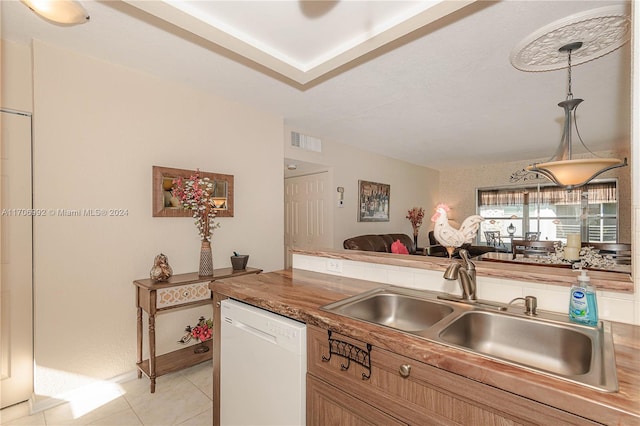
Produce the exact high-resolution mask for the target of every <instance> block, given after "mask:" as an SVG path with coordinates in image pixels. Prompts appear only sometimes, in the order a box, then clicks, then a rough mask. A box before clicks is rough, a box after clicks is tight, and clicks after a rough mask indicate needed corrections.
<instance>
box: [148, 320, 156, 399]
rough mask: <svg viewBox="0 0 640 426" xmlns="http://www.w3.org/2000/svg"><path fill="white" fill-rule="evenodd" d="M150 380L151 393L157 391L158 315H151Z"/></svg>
mask: <svg viewBox="0 0 640 426" xmlns="http://www.w3.org/2000/svg"><path fill="white" fill-rule="evenodd" d="M149 380H151V393H154V392H155V391H156V316H155V315H149Z"/></svg>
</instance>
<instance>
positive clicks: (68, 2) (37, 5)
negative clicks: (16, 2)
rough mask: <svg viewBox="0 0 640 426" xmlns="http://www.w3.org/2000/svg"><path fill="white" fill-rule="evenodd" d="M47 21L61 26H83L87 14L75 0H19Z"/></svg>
mask: <svg viewBox="0 0 640 426" xmlns="http://www.w3.org/2000/svg"><path fill="white" fill-rule="evenodd" d="M21 1H22V2H23V3H24V4H25V5H26V6H27V7H28V8H29V9H31V10H32V11H34V12H35V13H37V14H38V15H40V16H42V17H43V18H45V19H46V20H48V21H51V22H53V23H56V24H62V25H77V24H84V23H85V22H88V21H89V14H88V13H87V11H86V10H85V8H84V7H82V5H81V4H80V3H78V2H77V1H76V0H21Z"/></svg>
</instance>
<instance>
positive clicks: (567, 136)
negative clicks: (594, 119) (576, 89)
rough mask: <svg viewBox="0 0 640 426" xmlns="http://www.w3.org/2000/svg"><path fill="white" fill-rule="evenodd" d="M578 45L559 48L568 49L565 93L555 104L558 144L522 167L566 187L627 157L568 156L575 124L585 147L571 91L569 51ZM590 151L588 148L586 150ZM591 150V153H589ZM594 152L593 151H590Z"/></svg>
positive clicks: (624, 162)
mask: <svg viewBox="0 0 640 426" xmlns="http://www.w3.org/2000/svg"><path fill="white" fill-rule="evenodd" d="M580 47H582V43H581V42H575V43H570V44H567V45H565V46H562V47H561V48H560V51H561V52H567V53H568V80H569V84H568V93H567V99H566V100H564V101H562V102H560V103H559V104H558V106H559V107H561V108H563V109H564V131H563V134H562V139H561V140H560V146H559V147H558V151H557V152H556V155H555V156H554V157H553V158H552V159H550V160H549V161H546V162H544V163H535V164H532V165H530V166H528V167H527V168H526V169H527V170H528V171H531V172H535V173H539V174H541V175H543V176H545V177H546V178H548V179H549V180H551V181H552V182H554V183H555V184H556V185H558V186H562V187H566V188H567V189H569V190H570V189H573V188H578V187H580V186H583V185H586V184H587V183H589V181H591V180H592V179H594V178H595V177H596V176H598V175H600V174H602V173H604V172H606V171H608V170H611V169H615V168H617V167H623V166H626V165H627V159H626V158H625V159H624V160H620V159H617V158H600V157H597V156H596V158H590V159H575V160H574V159H573V158H572V152H571V151H572V146H571V134H572V131H573V128H574V125H575V130H576V135H577V136H578V138H579V139H580V142H581V143H582V145H583V146H584V147H585V148H586V149H587V151H589V148H587V147H586V145H585V144H584V142H582V138H580V132H579V131H578V127H577V124H576V123H575V112H576V109H577V107H578V105H580V103H582V102H583V100H582V99H574V98H573V93H572V92H571V52H572V51H573V50H576V49H579V48H580ZM589 152H591V151H589ZM591 154H593V153H591ZM593 155H594V156H595V154H593Z"/></svg>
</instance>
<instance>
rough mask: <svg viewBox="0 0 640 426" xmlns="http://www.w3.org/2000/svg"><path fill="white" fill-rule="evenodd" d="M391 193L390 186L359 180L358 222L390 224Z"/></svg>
mask: <svg viewBox="0 0 640 426" xmlns="http://www.w3.org/2000/svg"><path fill="white" fill-rule="evenodd" d="M390 193H391V186H390V185H387V184H384V183H377V182H368V181H366V180H359V181H358V194H359V195H360V209H359V211H358V222H389V195H390Z"/></svg>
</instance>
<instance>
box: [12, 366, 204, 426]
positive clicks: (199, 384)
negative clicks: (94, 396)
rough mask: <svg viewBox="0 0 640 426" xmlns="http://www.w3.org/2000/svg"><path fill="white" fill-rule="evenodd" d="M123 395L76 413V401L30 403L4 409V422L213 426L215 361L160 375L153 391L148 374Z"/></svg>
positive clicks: (31, 425)
mask: <svg viewBox="0 0 640 426" xmlns="http://www.w3.org/2000/svg"><path fill="white" fill-rule="evenodd" d="M120 387H121V388H122V395H121V396H120V397H117V398H116V399H113V400H111V401H110V402H108V403H106V404H104V405H102V406H100V407H98V408H96V409H94V410H92V411H89V412H87V413H85V414H84V415H78V414H76V415H74V414H73V413H72V408H73V405H72V404H73V401H71V402H67V403H65V404H62V405H58V406H56V407H53V408H50V409H48V410H45V411H43V412H40V413H36V414H33V415H31V416H29V415H28V406H27V403H23V404H18V405H15V406H12V407H8V408H5V409H4V410H1V411H0V425H2V426H9V425H22V426H25V425H26V426H57V425H77V426H80V425H102V426H133V425H136V426H140V425H144V426H161V425H189V426H205V425H206V426H211V424H212V423H213V410H212V398H213V363H212V362H211V361H209V362H204V363H202V364H199V365H196V366H193V367H190V368H187V369H184V370H181V371H178V372H175V373H171V374H167V375H166V376H161V377H158V379H157V380H156V392H155V393H154V394H151V393H149V380H148V379H147V378H146V377H144V376H143V377H142V378H141V379H139V380H138V379H135V380H131V381H128V382H126V383H122V384H121V385H120Z"/></svg>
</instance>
